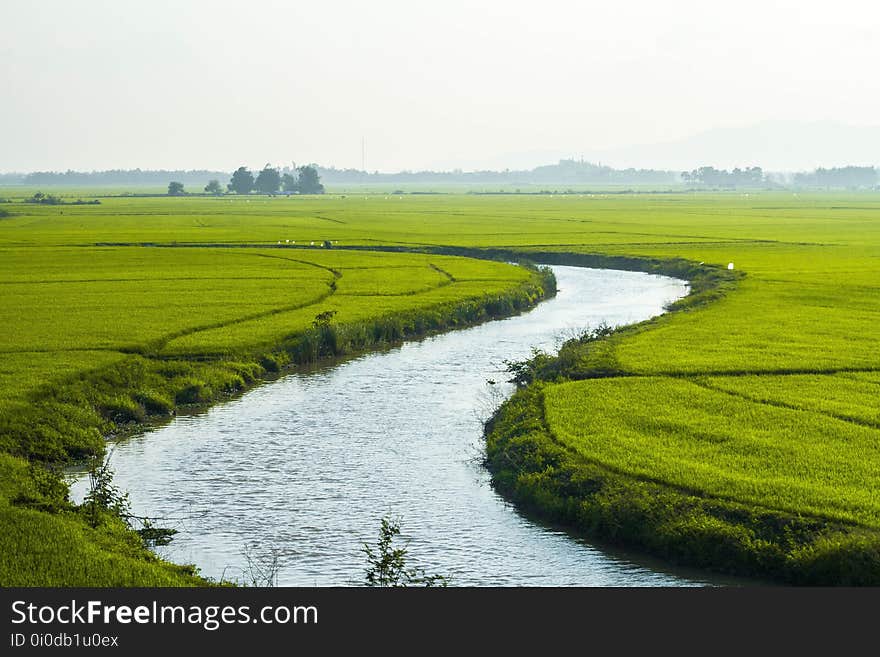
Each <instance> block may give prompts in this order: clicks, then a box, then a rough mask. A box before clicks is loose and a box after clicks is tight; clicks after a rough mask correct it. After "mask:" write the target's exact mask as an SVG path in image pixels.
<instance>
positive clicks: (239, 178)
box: [228, 167, 254, 194]
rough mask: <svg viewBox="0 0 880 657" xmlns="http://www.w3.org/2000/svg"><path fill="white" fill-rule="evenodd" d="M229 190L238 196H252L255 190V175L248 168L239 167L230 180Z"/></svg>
mask: <svg viewBox="0 0 880 657" xmlns="http://www.w3.org/2000/svg"><path fill="white" fill-rule="evenodd" d="M228 187H229V190H230V191H233V192H235V193H236V194H250V192H251V191H252V190H253V189H254V174H252V173H251V172H250V171H248V170H247V168H246V167H238V169H236V170H235V172H234V173H233V174H232V178H230V180H229V186H228Z"/></svg>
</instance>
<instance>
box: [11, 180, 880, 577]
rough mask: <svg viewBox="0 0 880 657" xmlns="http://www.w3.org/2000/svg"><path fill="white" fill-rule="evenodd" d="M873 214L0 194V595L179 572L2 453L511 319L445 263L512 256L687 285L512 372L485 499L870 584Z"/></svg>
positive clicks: (466, 264) (503, 289)
mask: <svg viewBox="0 0 880 657" xmlns="http://www.w3.org/2000/svg"><path fill="white" fill-rule="evenodd" d="M71 193H73V192H71ZM75 193H76V194H77V195H78V196H79V195H83V194H84V192H83V191H82V190H76V192H75ZM878 212H880V196H878V195H877V194H872V193H852V194H846V195H826V194H801V195H799V196H794V195H792V194H790V193H785V194H783V193H761V194H735V193H729V194H662V195H659V194H658V195H650V194H638V195H627V194H613V195H610V194H566V195H540V196H538V195H536V196H476V195H468V196H466V195H458V196H455V195H443V196H420V195H405V196H404V195H387V196H384V195H376V194H369V195H351V194H346V195H339V194H336V195H334V194H325V195H324V196H322V197H290V198H284V197H274V198H273V197H250V198H248V197H246V196H240V197H238V196H222V197H171V198H109V199H104V200H103V202H102V204H101V205H98V206H75V207H70V206H65V207H64V208H60V207H55V206H51V205H44V204H28V205H16V206H15V213H14V216H11V217H8V218H6V219H4V220H3V222H2V223H0V251H2V255H3V257H2V258H0V290H2V295H3V303H2V305H0V313H2V315H3V320H4V325H5V326H6V331H5V336H4V339H3V341H2V347H0V349H2V351H3V361H2V363H3V364H2V368H0V418H2V420H0V421H2V426H0V447H2V449H3V451H4V455H3V457H2V458H3V461H2V463H3V464H4V465H3V467H4V468H5V470H4V472H5V475H4V477H3V482H4V484H3V485H4V486H5V487H6V488H5V490H4V496H3V497H2V500H0V507H2V508H0V514H2V518H0V523H2V524H3V526H2V532H0V535H2V536H3V539H2V540H4V541H5V545H4V546H3V550H2V554H3V555H4V556H3V564H2V566H0V581H2V582H3V583H4V584H9V583H96V584H107V583H122V584H134V583H143V584H150V583H156V582H166V583H172V582H173V583H178V584H188V583H193V582H196V581H197V580H195V579H193V577H192V575H191V571H186V570H180V569H178V568H177V567H175V566H171V565H169V564H164V563H162V562H158V561H156V560H155V558H154V557H151V556H150V554H149V553H148V552H146V551H145V550H144V548H143V547H142V546H141V544H140V543H131V542H130V541H131V540H133V539H132V537H131V534H130V533H126V532H125V531H124V528H118V527H115V526H114V525H112V524H108V525H107V526H106V527H103V528H92V527H90V526H87V525H84V524H83V523H82V522H81V521H79V520H75V519H70V518H69V517H68V516H69V514H75V513H76V511H75V510H71V509H70V508H69V507H66V506H64V505H63V504H62V502H63V495H62V494H61V493H59V492H58V490H57V488H53V487H52V486H48V485H47V484H46V483H45V482H44V483H42V484H41V483H40V481H42V480H41V479H40V478H39V477H40V475H34V474H33V473H34V472H38V471H36V470H34V469H33V468H32V467H31V466H29V465H28V460H29V461H30V462H31V463H39V464H47V463H55V464H57V463H60V462H64V461H65V460H69V459H74V458H81V457H85V456H88V455H90V454H94V453H97V452H100V450H101V448H102V446H103V436H106V435H113V434H118V433H124V432H125V431H126V430H129V429H130V428H131V427H134V426H140V424H139V423H141V422H143V421H144V420H149V419H150V418H156V417H168V416H169V415H170V414H171V413H173V412H174V408H175V407H177V406H180V405H182V404H201V403H209V402H212V401H215V400H217V399H222V398H224V397H225V396H228V395H230V394H235V391H237V390H241V389H243V388H244V387H246V386H248V385H250V384H251V383H252V382H254V381H256V380H258V379H259V378H260V377H261V376H263V375H265V374H266V373H267V372H271V371H274V370H277V369H280V368H282V367H284V366H285V364H287V363H289V362H303V361H307V360H310V359H315V358H322V357H326V356H330V355H333V354H336V353H345V352H347V351H351V350H355V351H356V350H359V349H366V348H371V347H372V346H375V345H376V344H384V343H386V342H387V341H389V340H391V341H393V340H398V339H401V338H403V337H407V336H410V335H418V334H421V333H424V332H426V331H432V330H441V329H444V328H449V327H454V326H460V325H465V324H468V323H471V322H474V321H480V320H481V319H484V318H487V317H490V316H494V315H503V314H509V313H511V312H515V311H516V310H517V309H519V308H523V307H526V306H528V305H530V304H532V303H534V302H536V301H537V300H538V299H539V298H541V297H542V296H543V295H544V294H546V289H547V288H548V283H547V282H546V281H542V279H541V278H540V276H539V275H537V274H530V273H527V272H525V271H524V270H522V269H518V268H513V267H508V266H504V265H502V264H500V263H488V262H480V261H475V260H473V259H465V258H461V257H455V256H456V255H481V256H488V257H496V258H510V257H511V256H512V255H513V254H516V257H524V258H528V259H531V260H533V261H537V262H546V263H549V264H553V263H558V264H580V265H584V266H601V267H612V268H614V267H616V268H621V269H634V270H638V271H646V272H649V273H666V274H671V275H675V276H679V277H682V278H686V279H688V280H689V281H690V282H691V289H692V294H691V295H690V296H689V297H686V298H685V299H683V300H681V301H679V302H677V303H675V304H673V305H672V309H673V310H676V311H677V312H672V313H670V314H668V315H666V316H663V317H661V318H657V319H655V320H652V321H650V322H647V323H644V324H642V325H639V326H637V327H634V328H630V329H626V330H622V331H616V332H613V333H611V334H607V335H600V336H595V335H588V336H585V337H584V338H582V339H579V340H576V341H575V342H574V343H570V344H568V345H567V346H566V347H565V348H564V349H563V352H562V354H561V355H560V357H559V358H558V359H557V358H554V357H552V356H546V357H543V358H542V359H541V360H540V361H535V362H534V363H531V364H529V365H527V366H524V368H523V374H524V376H525V378H524V379H523V382H526V383H528V382H531V385H529V386H528V387H525V388H524V389H523V390H521V391H520V392H519V393H517V395H515V397H514V398H513V399H512V400H511V401H510V402H508V403H507V404H505V405H504V406H503V407H502V409H501V410H500V412H499V414H498V415H497V416H496V418H495V420H493V422H492V423H491V424H490V426H489V432H488V454H487V455H488V463H489V465H490V468H491V469H492V471H493V475H494V478H495V483H496V485H497V486H498V488H499V490H501V491H502V492H503V493H504V494H506V495H508V496H510V497H511V498H512V499H514V500H515V501H517V502H518V503H520V504H522V505H523V506H526V507H528V508H530V509H531V510H532V511H534V512H536V513H539V514H541V515H543V516H545V517H547V518H549V519H553V520H561V521H563V522H567V523H569V524H571V525H572V526H573V527H575V528H577V529H579V530H580V531H583V532H584V533H585V534H587V535H588V536H594V537H600V538H602V539H604V540H610V541H615V542H619V543H624V544H628V545H634V546H637V547H640V548H642V549H646V550H649V551H651V552H654V553H657V554H659V555H661V556H664V557H666V558H668V559H670V560H673V561H677V562H680V563H687V564H693V565H698V566H703V567H707V568H711V569H715V570H721V571H725V572H736V573H740V574H749V575H760V576H765V577H770V578H776V579H781V580H783V581H791V582H809V583H877V582H878V581H880V574H878V572H880V571H878V567H877V563H878V561H880V557H878V555H880V538H878V537H880V521H878V515H880V514H878V507H877V502H876V500H875V499H874V497H875V496H873V494H872V491H873V490H874V489H875V487H876V483H877V482H876V481H875V479H876V476H875V474H874V473H875V472H876V471H878V470H880V468H878V466H880V416H878V396H880V378H878V377H880V364H878V361H877V356H876V354H877V346H878V340H880V332H878V329H877V326H878V325H880V301H878V299H880V294H878V283H877V281H878V257H880V222H878V221H877V217H878ZM353 247H360V248H363V249H386V251H383V252H378V251H357V250H351V251H347V250H344V249H349V248H353ZM387 250H391V251H393V250H398V251H401V252H398V253H395V252H390V251H387ZM412 250H415V251H418V250H420V251H423V252H424V253H420V254H417V253H405V252H403V251H412ZM728 263H732V264H733V269H728ZM319 316H320V317H321V318H323V319H319ZM596 337H598V338H599V339H594V338H596ZM40 467H43V466H42V465H41V466H40ZM25 498H27V499H29V500H30V501H28V502H27V503H23V502H22V501H21V500H24V499H25ZM52 509H55V510H52ZM71 518H72V516H71ZM68 523H72V524H69V525H68ZM7 527H8V528H9V529H8V530H7V529H6V528H7ZM102 532H103V533H102ZM58 537H60V538H58ZM122 537H127V538H124V540H123V538H122ZM125 541H129V542H128V543H126V542H125ZM151 559H152V561H151ZM74 562H76V563H77V564H86V565H85V566H79V565H77V566H76V567H75V568H74V570H73V571H70V572H68V570H69V568H68V566H67V564H70V563H74ZM41 569H42V570H41ZM77 569H78V570H77Z"/></svg>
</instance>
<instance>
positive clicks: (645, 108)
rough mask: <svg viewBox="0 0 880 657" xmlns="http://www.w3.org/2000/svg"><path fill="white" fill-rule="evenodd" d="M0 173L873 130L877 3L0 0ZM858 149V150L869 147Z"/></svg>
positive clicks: (433, 159) (879, 40) (877, 91)
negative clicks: (748, 132) (789, 128)
mask: <svg viewBox="0 0 880 657" xmlns="http://www.w3.org/2000/svg"><path fill="white" fill-rule="evenodd" d="M0 25H3V38H2V40H0V83H2V87H0V89H2V92H0V171H30V170H44V169H52V170H63V169H67V168H73V169H104V168H129V167H142V168H220V169H231V168H233V167H235V166H237V165H239V164H242V163H244V164H247V165H249V166H253V167H258V166H262V165H263V164H264V163H266V162H271V163H273V164H286V163H289V162H290V161H291V160H295V161H296V162H297V163H303V162H318V163H321V164H325V165H331V164H332V165H336V166H340V167H349V166H351V167H358V168H359V167H360V165H361V138H362V137H363V138H365V139H366V145H367V149H366V150H367V153H366V164H367V168H368V169H370V170H373V169H378V170H399V169H417V168H436V167H444V168H445V167H453V166H461V167H463V168H472V167H474V166H481V165H484V164H489V163H491V164H492V165H497V164H498V163H499V162H501V161H503V160H504V156H506V155H508V154H517V153H519V154H522V153H529V152H537V151H541V152H544V151H546V152H551V151H562V152H567V153H571V154H579V153H589V152H591V151H602V150H605V149H612V148H616V147H619V146H625V145H629V144H641V143H652V142H658V141H667V140H672V139H675V138H678V137H682V136H686V135H689V134H693V133H696V132H700V131H702V130H706V129H710V128H713V127H718V126H736V125H744V124H749V123H753V122H758V121H763V120H772V119H791V120H800V121H814V120H835V121H840V122H843V123H849V124H853V125H876V124H880V3H878V2H876V0H865V1H861V2H855V1H851V0H837V1H835V2H827V1H823V2H811V1H808V0H798V1H794V0H793V1H791V2H789V1H779V0H760V1H757V2H752V1H750V0H745V1H743V0H740V1H737V2H730V1H726V2H714V1H712V0H695V1H689V0H688V1H683V0H665V1H663V2H657V1H649V0H645V1H643V0H630V1H626V0H614V1H611V0H601V1H593V0H580V1H571V2H563V1H559V0H543V1H540V2H537V1H534V0H532V1H530V2H519V1H516V0H491V1H482V2H481V1H479V0H471V1H468V2H463V1H459V0H442V1H431V2H421V1H419V0H404V1H397V0H393V1H391V0H373V1H369V2H368V1H363V0H360V1H348V0H312V1H311V2H307V1H305V0H300V1H299V2H280V1H276V2H265V1H262V2H261V1H256V0H254V1H250V2H244V1H243V0H236V1H234V2H221V1H213V2H196V1H185V2H181V1H168V0H149V1H145V0H137V1H130V0H104V1H97V0H51V1H47V0H0ZM878 160H880V157H878Z"/></svg>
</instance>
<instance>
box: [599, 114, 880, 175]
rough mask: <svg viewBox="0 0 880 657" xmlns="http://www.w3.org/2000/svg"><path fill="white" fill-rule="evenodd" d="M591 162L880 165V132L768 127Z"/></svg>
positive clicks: (786, 124) (831, 125) (821, 124)
mask: <svg viewBox="0 0 880 657" xmlns="http://www.w3.org/2000/svg"><path fill="white" fill-rule="evenodd" d="M585 155H586V156H588V158H589V159H590V160H593V161H599V162H602V163H603V164H607V165H610V166H613V167H646V168H656V169H673V170H676V171H684V170H689V169H692V168H693V167H694V166H695V165H697V164H699V165H701V166H702V165H709V166H714V167H719V168H734V167H741V168H743V167H748V166H755V165H757V166H761V167H763V168H764V169H765V170H768V171H806V170H812V169H816V168H818V167H842V166H847V165H862V166H875V165H878V164H880V126H852V125H846V124H843V123H836V122H833V121H815V122H799V121H764V122H762V123H756V124H753V125H748V126H740V127H727V128H715V129H712V130H707V131H705V132H700V133H698V134H695V135H693V136H690V137H685V138H682V139H676V140H674V141H668V142H664V143H657V144H646V145H641V146H627V147H623V148H615V149H609V150H601V151H587V152H586V153H585Z"/></svg>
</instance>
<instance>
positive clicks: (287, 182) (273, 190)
mask: <svg viewBox="0 0 880 657" xmlns="http://www.w3.org/2000/svg"><path fill="white" fill-rule="evenodd" d="M225 191H226V192H228V193H234V194H250V193H251V192H259V193H260V194H279V193H284V194H323V193H324V185H322V184H321V177H320V176H319V175H318V170H317V169H316V168H315V167H313V166H309V165H305V166H301V167H297V168H296V169H286V170H284V171H282V170H281V169H278V168H276V167H272V166H269V165H268V164H267V165H266V166H265V167H263V168H262V169H261V170H260V171H258V172H257V175H256V176H255V175H254V173H253V172H252V171H250V170H249V169H248V168H247V167H238V169H236V170H235V171H233V172H232V177H231V178H230V179H229V182H228V183H227V184H226V190H225ZM205 192H206V193H208V194H214V195H215V196H219V195H220V194H223V192H224V190H223V187H222V185H221V184H220V181H219V180H217V179H216V178H215V179H212V180H210V181H209V182H208V184H207V185H205ZM185 194H186V191H184V186H183V183H182V182H179V181H172V182H170V183H168V195H169V196H183V195H185Z"/></svg>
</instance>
